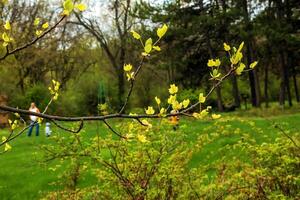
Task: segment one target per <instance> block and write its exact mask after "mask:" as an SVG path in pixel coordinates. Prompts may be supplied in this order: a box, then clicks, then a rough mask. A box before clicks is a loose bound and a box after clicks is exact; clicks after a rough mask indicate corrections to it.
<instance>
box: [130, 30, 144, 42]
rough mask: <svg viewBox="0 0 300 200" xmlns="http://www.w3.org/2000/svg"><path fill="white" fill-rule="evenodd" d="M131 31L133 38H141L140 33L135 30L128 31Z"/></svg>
mask: <svg viewBox="0 0 300 200" xmlns="http://www.w3.org/2000/svg"><path fill="white" fill-rule="evenodd" d="M130 32H131V34H132V36H133V37H134V38H135V39H137V40H139V39H141V35H140V34H138V33H137V32H135V31H133V30H132V31H130Z"/></svg>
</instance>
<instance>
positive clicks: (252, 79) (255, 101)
mask: <svg viewBox="0 0 300 200" xmlns="http://www.w3.org/2000/svg"><path fill="white" fill-rule="evenodd" d="M242 7H243V10H244V21H245V29H246V30H247V31H248V35H247V37H246V41H245V43H246V48H247V51H246V53H247V64H248V65H250V64H251V63H252V62H253V48H252V41H253V39H252V29H253V27H252V24H251V22H250V19H249V12H248V4H247V0H242ZM248 75H249V84H250V91H251V103H252V106H254V107H259V105H260V101H259V94H260V93H259V91H257V89H259V84H258V78H257V77H256V76H257V75H256V73H255V72H254V71H249V72H248Z"/></svg>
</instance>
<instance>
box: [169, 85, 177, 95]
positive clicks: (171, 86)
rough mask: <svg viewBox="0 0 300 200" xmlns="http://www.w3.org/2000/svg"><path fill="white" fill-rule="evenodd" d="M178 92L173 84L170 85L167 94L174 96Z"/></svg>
mask: <svg viewBox="0 0 300 200" xmlns="http://www.w3.org/2000/svg"><path fill="white" fill-rule="evenodd" d="M177 92H178V87H177V86H176V85H175V84H172V85H170V88H169V93H170V94H176V93H177Z"/></svg>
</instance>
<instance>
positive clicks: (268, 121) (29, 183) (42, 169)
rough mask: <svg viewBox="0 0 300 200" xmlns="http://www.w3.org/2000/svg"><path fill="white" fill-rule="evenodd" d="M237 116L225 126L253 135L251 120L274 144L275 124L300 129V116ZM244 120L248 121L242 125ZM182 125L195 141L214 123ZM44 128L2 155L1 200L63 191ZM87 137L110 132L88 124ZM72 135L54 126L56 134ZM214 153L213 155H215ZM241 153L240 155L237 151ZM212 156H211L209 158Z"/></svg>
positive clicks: (201, 159) (261, 137)
mask: <svg viewBox="0 0 300 200" xmlns="http://www.w3.org/2000/svg"><path fill="white" fill-rule="evenodd" d="M235 116H236V115H235V114H226V115H224V118H222V120H221V123H223V124H224V126H228V125H230V126H231V127H232V128H234V129H236V128H239V129H240V130H241V131H243V132H251V131H252V132H253V130H252V129H251V126H249V123H247V122H249V121H253V122H254V123H255V127H256V128H257V129H261V130H263V132H264V133H263V134H259V133H254V132H253V137H254V138H255V139H256V140H257V141H258V142H265V141H272V140H273V139H275V138H276V137H277V135H278V134H279V133H278V130H276V129H275V128H273V127H272V123H273V122H276V123H281V124H282V123H283V124H286V126H287V127H289V129H291V130H297V131H298V132H299V129H300V114H290V115H281V116H275V117H269V118H260V117H245V116H243V117H241V118H237V117H235ZM241 120H242V121H244V122H241ZM181 123H182V124H186V127H187V128H185V130H186V132H187V133H188V134H189V139H190V140H191V141H193V140H195V139H196V138H197V136H198V135H199V134H201V133H202V132H203V130H204V128H205V127H207V126H209V125H211V124H212V123H213V122H212V121H197V120H190V119H189V120H186V119H183V120H182V122H181ZM43 129H44V126H42V127H41V133H40V136H39V137H35V136H34V134H33V136H31V137H27V136H26V134H23V135H21V136H20V137H19V138H17V139H16V140H14V141H13V142H11V145H12V147H13V148H12V151H10V152H8V153H5V154H2V155H0V200H4V199H22V200H26V199H30V200H31V199H38V198H39V197H41V196H42V195H43V192H45V191H53V190H56V189H59V186H57V185H55V184H52V183H53V182H54V181H56V180H57V176H58V172H57V171H56V172H53V171H51V170H49V169H48V168H49V166H45V165H43V164H41V162H40V160H41V154H42V153H41V150H40V149H39V148H38V147H39V146H40V145H42V144H47V143H49V142H50V140H49V138H46V137H45V136H44V130H43ZM84 130H85V132H86V133H85V134H86V137H92V136H95V135H96V133H97V131H101V133H104V134H105V132H106V131H107V130H106V129H105V128H104V126H103V125H101V124H100V122H94V123H87V124H86V125H85V128H84ZM7 131H8V130H0V137H2V136H4V135H7V134H8V132H7ZM58 133H59V135H61V134H70V133H67V132H63V131H61V130H58V129H57V128H54V127H53V134H54V135H55V134H58ZM236 140H238V138H237V137H236V136H230V135H229V136H224V137H223V138H219V139H218V140H216V141H215V142H214V143H212V144H210V145H208V146H206V147H205V149H204V150H203V151H201V152H199V153H197V154H195V155H194V157H193V159H192V161H191V166H196V165H199V164H205V163H207V162H211V161H213V160H214V159H216V158H217V157H218V156H220V155H219V154H220V152H218V151H217V150H218V148H220V147H222V146H224V145H226V144H230V143H233V142H235V141H236ZM212 152H213V153H212ZM237 154H238V152H237ZM207 155H211V156H209V157H208V156H207ZM55 164H56V163H55V162H54V163H52V164H50V166H52V165H55ZM92 183H93V177H90V176H87V177H86V178H85V179H84V180H81V185H89V184H92Z"/></svg>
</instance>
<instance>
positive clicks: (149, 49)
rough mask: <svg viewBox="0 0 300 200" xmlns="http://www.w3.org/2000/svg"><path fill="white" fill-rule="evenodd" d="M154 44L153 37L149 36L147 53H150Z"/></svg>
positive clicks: (146, 44) (146, 46)
mask: <svg viewBox="0 0 300 200" xmlns="http://www.w3.org/2000/svg"><path fill="white" fill-rule="evenodd" d="M152 44H153V42H152V39H151V38H149V39H148V40H147V41H146V43H145V52H146V53H147V54H149V53H150V52H151V51H152Z"/></svg>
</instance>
